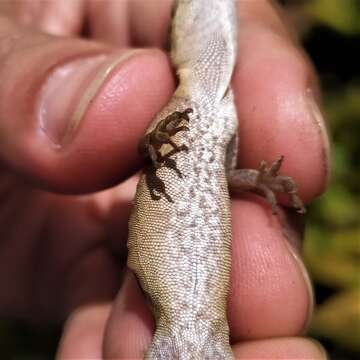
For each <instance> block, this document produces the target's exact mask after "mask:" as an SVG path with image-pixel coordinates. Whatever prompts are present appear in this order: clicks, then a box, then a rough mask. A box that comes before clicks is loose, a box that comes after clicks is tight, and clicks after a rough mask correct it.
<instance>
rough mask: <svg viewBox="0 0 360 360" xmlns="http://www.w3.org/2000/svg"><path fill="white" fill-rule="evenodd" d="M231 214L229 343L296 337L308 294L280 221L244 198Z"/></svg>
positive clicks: (306, 309)
mask: <svg viewBox="0 0 360 360" xmlns="http://www.w3.org/2000/svg"><path fill="white" fill-rule="evenodd" d="M232 214H233V241H232V249H233V250H232V254H233V256H232V274H231V291H230V295H229V302H228V317H229V322H230V329H231V335H232V339H233V340H236V341H238V340H240V339H242V340H243V339H260V338H266V337H273V336H289V335H297V334H299V333H301V332H302V331H303V328H304V326H305V324H306V322H307V320H308V318H309V313H311V310H312V309H311V294H310V292H309V288H308V285H307V282H306V280H307V279H306V278H305V277H304V268H303V267H302V266H300V264H299V261H300V260H298V259H299V257H295V256H294V255H293V253H292V251H290V247H291V246H292V245H290V244H289V243H288V241H290V240H288V239H287V238H286V237H285V236H284V229H283V227H284V225H283V224H282V221H283V219H282V218H280V217H279V216H274V215H272V213H271V207H270V206H268V205H267V204H266V203H265V202H264V201H263V200H262V199H260V198H259V197H257V196H250V195H247V196H245V197H242V198H236V199H233V201H232ZM288 233H289V232H288ZM294 252H295V250H294ZM279 309H281V311H280V310H279Z"/></svg>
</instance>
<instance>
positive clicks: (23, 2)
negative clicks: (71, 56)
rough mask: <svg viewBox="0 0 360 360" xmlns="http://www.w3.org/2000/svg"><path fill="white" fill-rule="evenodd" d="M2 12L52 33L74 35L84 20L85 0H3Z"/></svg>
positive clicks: (25, 23) (19, 21)
mask: <svg viewBox="0 0 360 360" xmlns="http://www.w3.org/2000/svg"><path fill="white" fill-rule="evenodd" d="M0 14H1V15H4V16H7V17H8V18H11V19H12V20H15V21H17V22H18V23H20V24H22V25H28V26H31V27H32V28H34V29H38V30H41V31H44V32H47V33H49V34H52V35H68V36H69V35H74V34H77V33H79V32H80V30H81V27H82V24H83V20H84V0H66V1H64V0H51V1H49V0H47V1H39V0H37V1H34V0H2V1H1V2H0Z"/></svg>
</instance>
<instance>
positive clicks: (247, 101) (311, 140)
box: [233, 0, 329, 201]
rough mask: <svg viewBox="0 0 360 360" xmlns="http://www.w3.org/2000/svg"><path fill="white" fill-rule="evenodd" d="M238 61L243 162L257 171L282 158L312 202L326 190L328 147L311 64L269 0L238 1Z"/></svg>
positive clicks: (236, 78)
mask: <svg viewBox="0 0 360 360" xmlns="http://www.w3.org/2000/svg"><path fill="white" fill-rule="evenodd" d="M238 4H239V17H240V31H239V56H238V61H237V67H236V70H235V73H234V79H233V80H234V88H235V95H236V104H237V109H238V117H239V134H240V148H239V160H240V164H241V166H242V167H245V168H247V167H250V168H254V167H255V168H256V167H258V164H259V163H260V161H261V160H267V161H268V162H272V161H274V159H277V158H278V157H279V156H280V155H284V157H285V160H284V165H283V167H282V169H281V173H282V174H286V175H289V176H292V177H293V178H294V179H295V180H296V182H297V184H298V185H299V190H300V196H301V198H302V199H303V200H304V201H309V200H310V199H312V198H313V197H314V196H317V195H319V194H320V193H321V192H322V191H324V188H325V186H326V183H327V180H328V173H329V142H328V137H327V134H326V129H325V123H324V119H323V117H322V115H321V112H320V109H319V105H318V89H317V85H316V83H317V80H316V78H315V75H314V71H313V69H312V66H311V65H310V63H309V61H308V60H307V59H306V57H305V56H304V54H303V53H302V51H301V50H300V48H299V47H298V46H297V44H296V42H294V39H293V37H292V36H290V34H289V32H288V31H287V30H286V27H285V25H284V23H283V22H282V19H281V18H280V16H279V15H278V13H277V12H276V11H275V9H274V7H272V6H271V5H270V2H268V1H251V0H246V1H242V2H239V3H238Z"/></svg>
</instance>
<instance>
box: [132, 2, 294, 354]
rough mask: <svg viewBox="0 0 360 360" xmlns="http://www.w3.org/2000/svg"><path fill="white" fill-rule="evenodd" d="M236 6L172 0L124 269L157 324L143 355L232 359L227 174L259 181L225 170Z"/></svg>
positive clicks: (231, 134)
mask: <svg viewBox="0 0 360 360" xmlns="http://www.w3.org/2000/svg"><path fill="white" fill-rule="evenodd" d="M235 6H236V1H235V0H178V1H177V3H176V8H175V13H174V18H173V21H172V34H171V58H172V61H173V64H174V66H175V68H176V70H177V75H178V78H179V86H178V88H177V90H176V92H175V94H174V96H173V97H172V99H171V100H170V102H169V103H168V105H167V106H166V107H165V108H164V109H163V110H162V111H161V112H160V113H159V114H158V115H157V116H156V117H155V119H154V121H153V122H152V124H151V125H150V127H149V129H148V130H147V133H146V135H145V137H144V139H143V141H142V142H141V144H140V148H141V151H142V152H143V153H144V154H145V155H147V156H148V157H149V158H150V159H151V162H150V164H149V166H148V167H147V168H146V169H145V172H144V174H143V175H142V177H141V179H140V181H139V184H138V187H137V193H136V196H135V200H134V206H133V211H132V214H131V217H130V222H129V242H128V248H129V258H128V265H129V267H130V268H131V269H132V270H133V271H134V272H135V274H136V275H137V277H138V279H139V282H140V285H141V287H142V289H143V290H144V292H145V294H146V296H147V298H148V299H149V302H150V305H151V307H152V310H153V313H154V316H155V320H156V332H155V335H154V338H153V341H152V344H151V346H150V348H149V349H148V351H147V353H146V354H145V358H146V359H181V360H191V359H211V360H215V359H232V358H233V354H232V351H231V348H230V343H229V328H228V324H227V318H226V298H227V294H228V289H229V277H230V269H231V214H230V200H229V192H228V182H227V180H228V179H227V177H228V175H227V174H230V173H232V174H233V175H235V176H232V177H233V178H235V179H237V183H239V184H240V186H241V185H245V186H247V187H254V188H256V187H257V185H258V184H257V178H258V177H259V176H258V175H259V172H257V171H256V170H250V172H247V171H246V170H245V171H244V170H238V171H237V172H234V170H233V169H234V166H235V163H236V141H235V139H236V133H237V118H236V110H235V105H234V101H233V95H232V89H231V84H230V82H231V76H232V73H233V69H234V66H235V58H236V29H237V20H236V9H235ZM280 164H281V161H278V162H277V163H276V164H275V166H273V167H271V168H267V167H266V166H265V165H264V164H263V165H264V166H263V168H262V169H261V175H264V173H265V175H269V176H270V177H271V179H272V180H274V178H276V176H277V170H278V168H279V167H280ZM249 174H250V175H249ZM269 176H268V177H269ZM265 178H266V176H265ZM289 179H290V178H286V177H282V178H281V179H280V180H281V181H280V183H281V184H282V185H283V187H284V186H285V185H286V186H288V188H289V189H283V190H281V189H280V191H285V192H288V193H289V194H290V193H291V195H292V196H296V195H294V194H295V192H296V188H295V187H294V186H292V185H294V184H293V182H292V181H291V179H290V180H289ZM284 184H285V185H284ZM278 187H279V186H278ZM277 190H279V189H278V188H277ZM270 193H271V191H270ZM266 195H268V194H266ZM273 205H274V204H273ZM297 205H298V204H297Z"/></svg>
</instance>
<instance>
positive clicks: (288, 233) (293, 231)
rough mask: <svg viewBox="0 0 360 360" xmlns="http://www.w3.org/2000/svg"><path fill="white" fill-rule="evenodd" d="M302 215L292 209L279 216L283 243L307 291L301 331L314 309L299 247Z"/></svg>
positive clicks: (312, 296)
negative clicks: (306, 310) (305, 311)
mask: <svg viewBox="0 0 360 360" xmlns="http://www.w3.org/2000/svg"><path fill="white" fill-rule="evenodd" d="M304 225H305V221H304V216H302V215H299V214H297V213H295V212H293V211H291V210H290V211H288V212H287V214H286V216H285V217H282V218H281V226H282V233H283V235H284V237H285V239H286V241H285V245H286V247H287V248H288V250H289V252H290V254H291V256H292V258H293V259H294V260H295V262H296V263H297V265H298V269H299V270H300V272H301V274H302V277H303V279H304V283H305V286H306V289H307V293H308V299H309V306H308V314H307V318H306V321H305V323H304V325H303V331H302V332H303V333H305V332H306V330H307V329H308V327H309V324H310V321H311V319H312V315H313V310H314V289H313V285H312V283H311V280H310V276H309V273H308V271H307V270H306V268H305V265H304V262H303V261H302V256H301V249H302V242H303V238H304V228H305V226H304Z"/></svg>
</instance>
